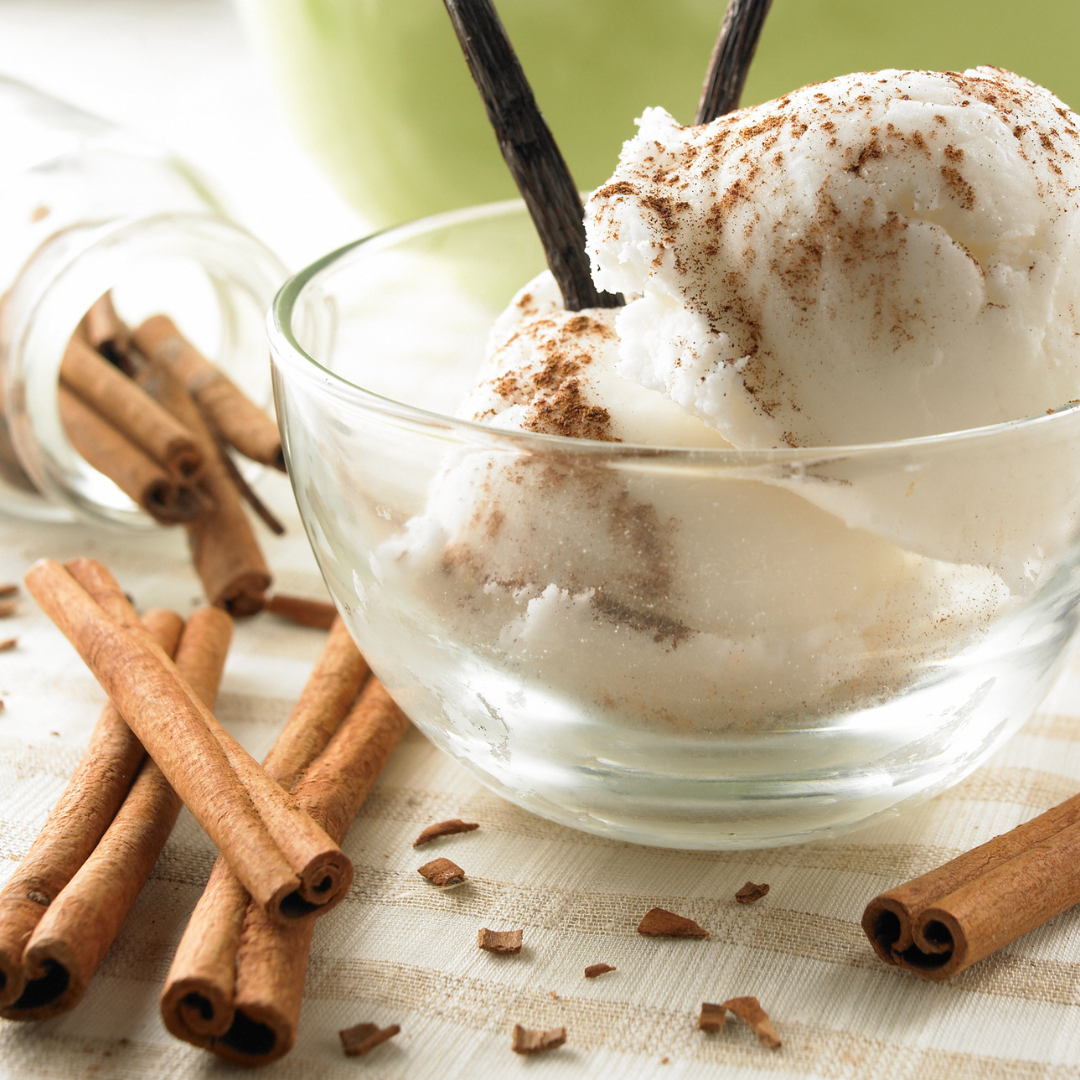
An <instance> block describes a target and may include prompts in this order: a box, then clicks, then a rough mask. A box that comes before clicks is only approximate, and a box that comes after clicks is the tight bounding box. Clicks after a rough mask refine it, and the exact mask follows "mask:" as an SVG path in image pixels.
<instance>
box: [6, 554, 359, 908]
mask: <svg viewBox="0 0 1080 1080" xmlns="http://www.w3.org/2000/svg"><path fill="white" fill-rule="evenodd" d="M100 569H101V570H102V571H103V572H105V573H107V571H104V568H100ZM25 580H26V585H27V588H28V589H29V591H30V592H31V594H32V595H33V596H34V597H35V599H36V600H37V601H38V603H39V604H40V605H41V607H42V608H43V610H44V611H45V613H46V614H47V615H48V616H49V617H50V618H51V619H52V620H53V622H55V623H56V625H57V626H58V627H59V628H60V630H61V631H62V632H63V633H64V635H65V636H66V637H67V638H68V640H69V641H70V642H71V643H72V644H73V645H74V646H75V648H76V650H77V651H78V652H79V654H80V655H81V656H82V658H83V660H84V661H85V662H86V664H87V666H88V667H89V668H90V670H91V671H92V672H93V674H94V676H95V678H97V680H98V682H99V683H101V685H102V687H103V689H104V690H105V692H106V693H107V694H108V695H109V696H110V697H111V698H112V700H113V701H114V702H115V703H116V705H117V707H118V708H119V710H120V712H121V713H122V715H123V716H124V719H125V720H126V721H127V722H128V725H129V726H130V727H131V728H132V730H133V731H134V732H135V733H136V734H137V735H138V736H139V738H140V739H141V740H142V742H143V745H144V746H146V748H147V751H148V752H149V753H150V754H151V756H152V757H153V758H154V760H155V761H156V762H157V764H158V765H159V766H160V768H161V770H162V772H163V773H164V774H165V776H166V777H167V778H168V780H169V782H170V783H171V784H172V786H173V787H174V788H175V789H176V790H177V793H178V794H179V795H180V797H181V798H182V799H183V801H184V803H185V804H186V805H187V806H188V808H189V809H190V810H191V812H192V813H193V814H194V815H195V818H196V819H197V820H198V821H199V824H200V825H202V827H203V828H204V829H205V830H206V832H207V833H208V834H209V836H210V838H211V840H213V841H214V843H215V844H216V845H217V846H218V848H219V850H220V851H221V852H222V853H223V854H224V855H225V857H226V858H227V859H228V860H229V863H230V865H231V866H232V868H233V870H234V872H235V873H236V874H237V876H238V877H239V878H240V879H241V880H242V881H243V882H244V885H245V887H246V888H247V889H248V891H249V892H251V894H252V895H253V896H254V897H255V898H256V900H257V901H258V902H259V903H260V904H262V905H263V906H264V907H266V908H267V910H269V911H271V912H274V913H279V914H281V915H284V916H295V915H298V914H305V913H308V912H310V911H313V910H318V909H319V908H321V907H322V906H323V905H325V904H327V903H329V902H332V901H335V900H336V899H338V898H339V893H342V892H344V891H347V889H348V886H349V884H350V882H351V880H352V864H351V863H350V862H349V860H348V858H347V857H346V856H345V855H344V853H343V852H342V851H341V849H340V848H339V847H338V846H337V845H336V844H334V843H333V842H332V841H331V840H330V838H329V837H328V836H327V835H326V833H325V832H324V831H323V830H322V829H321V828H319V827H318V826H317V825H315V823H314V822H313V821H312V820H311V818H310V817H309V816H308V815H307V814H305V813H304V812H303V810H302V809H301V808H300V807H299V806H298V805H297V803H296V801H295V800H294V799H293V798H291V797H290V796H289V795H288V794H287V793H286V792H285V791H283V790H282V788H281V787H280V786H279V785H277V784H276V783H274V781H273V780H271V779H270V778H269V777H268V776H267V775H266V773H265V772H263V770H262V769H260V768H259V766H258V765H257V764H256V763H255V762H254V761H253V760H252V759H251V757H250V755H248V754H247V752H246V751H245V750H244V749H243V748H242V747H241V746H240V745H239V744H238V743H237V742H236V741H235V739H233V738H232V737H231V736H230V735H229V734H228V733H227V732H226V731H225V730H224V728H222V727H221V725H220V724H219V723H218V722H217V720H216V719H215V718H214V716H213V714H212V713H211V712H210V711H209V710H208V709H207V708H206V707H205V706H204V705H203V704H202V703H201V702H200V701H199V700H198V695H197V694H196V693H195V691H194V690H193V689H192V687H191V686H190V684H189V683H188V682H187V680H186V679H184V678H183V676H181V675H180V673H179V672H178V671H177V670H176V666H175V665H174V664H173V663H172V661H171V660H170V659H169V658H168V656H167V655H166V654H165V653H164V652H162V650H161V649H160V648H159V647H158V646H157V645H156V643H154V642H153V640H152V639H150V638H149V637H148V636H146V635H143V634H139V633H138V632H136V631H135V630H132V629H128V628H125V627H123V626H121V625H120V623H119V622H118V621H117V620H115V619H114V618H112V617H111V616H110V615H109V614H107V613H106V612H105V611H104V610H103V609H102V608H101V607H100V606H99V605H98V604H97V603H95V601H94V600H93V599H92V598H91V597H90V596H89V595H88V594H87V592H86V591H85V590H84V589H83V588H82V587H81V586H80V585H79V584H78V583H77V582H76V581H75V579H74V578H73V577H72V576H71V574H69V573H68V572H67V571H66V570H65V569H64V568H63V567H61V566H60V565H59V564H57V563H55V562H52V561H50V560H42V561H40V562H38V563H37V564H35V565H34V566H33V567H31V569H30V571H29V572H28V573H27V575H26V579H25ZM117 588H119V587H118V586H117Z"/></svg>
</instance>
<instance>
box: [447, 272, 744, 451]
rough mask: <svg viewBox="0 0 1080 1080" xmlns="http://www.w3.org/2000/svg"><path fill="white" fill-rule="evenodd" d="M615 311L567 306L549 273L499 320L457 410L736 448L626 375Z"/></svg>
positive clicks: (524, 423)
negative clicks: (621, 368)
mask: <svg viewBox="0 0 1080 1080" xmlns="http://www.w3.org/2000/svg"><path fill="white" fill-rule="evenodd" d="M618 363H619V339H618V334H617V332H616V330H615V311H614V310H613V309H611V308H598V309H596V310H591V311H567V310H566V309H565V308H564V307H563V304H562V296H561V294H560V293H559V288H558V286H557V285H556V283H555V279H554V278H553V277H552V276H551V274H550V272H548V271H545V272H544V273H542V274H540V275H539V276H538V277H536V278H535V279H534V280H532V281H530V282H529V283H528V284H527V285H526V286H524V287H523V288H522V289H521V290H519V292H518V293H517V295H516V296H515V297H514V299H513V300H512V301H511V302H510V304H509V306H508V307H507V308H506V310H505V311H504V312H503V313H502V315H500V316H499V318H498V320H497V321H496V323H495V325H494V326H493V327H492V330H491V334H490V336H489V338H488V349H487V354H486V356H485V358H484V361H483V364H482V365H481V367H480V370H479V371H478V373H477V382H476V385H475V387H474V388H473V390H472V391H471V392H470V393H469V394H468V396H467V397H466V398H465V400H464V401H463V402H462V403H461V405H460V406H459V408H458V409H457V413H456V415H458V416H459V417H462V418H463V419H467V420H476V421H479V422H480V423H483V424H490V425H491V426H492V427H499V428H507V429H509V430H516V431H533V432H536V433H538V434H544V435H569V436H571V437H576V438H585V439H596V440H600V441H603V442H628V443H645V444H648V445H651V446H716V447H729V446H730V444H729V443H728V442H726V440H724V439H723V438H722V437H721V436H720V434H719V433H718V432H716V431H714V430H712V429H711V428H709V427H707V426H706V425H705V424H703V423H701V421H700V420H697V419H696V418H694V417H692V416H689V415H688V414H687V413H686V412H684V411H683V410H682V409H680V408H679V407H678V406H677V405H675V404H674V402H672V401H670V400H668V399H667V398H665V397H663V396H662V395H660V394H657V393H654V392H652V391H650V390H645V389H644V388H643V387H641V386H639V385H638V384H637V383H635V382H633V381H631V380H629V379H627V378H625V377H624V376H622V375H619V374H618V373H617V372H616V371H615V368H616V366H617V364H618Z"/></svg>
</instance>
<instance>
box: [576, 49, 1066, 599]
mask: <svg viewBox="0 0 1080 1080" xmlns="http://www.w3.org/2000/svg"><path fill="white" fill-rule="evenodd" d="M1078 129H1080V119H1078V118H1077V117H1076V116H1075V115H1074V114H1073V113H1072V112H1070V111H1069V110H1068V109H1067V108H1066V107H1065V106H1064V105H1063V104H1062V103H1061V102H1060V101H1058V99H1057V98H1055V97H1054V96H1053V95H1052V94H1050V93H1049V92H1048V91H1046V90H1044V89H1042V88H1041V87H1038V86H1035V85H1034V84H1032V83H1030V82H1028V81H1027V80H1025V79H1022V78H1020V77H1018V76H1016V75H1012V74H1010V73H1008V72H1004V71H1000V70H997V69H992V68H979V69H977V70H975V71H969V72H965V73H964V74H962V75H961V74H956V73H944V74H935V73H929V72H902V71H884V72H877V73H875V74H862V75H849V76H846V77H844V78H840V79H835V80H833V81H831V82H827V83H821V84H817V85H813V86H808V87H805V88H803V89H801V90H798V91H796V92H794V93H792V94H789V95H787V96H786V97H784V98H781V99H779V100H778V101H774V102H769V103H767V104H765V105H761V106H758V107H756V108H751V109H744V110H742V111H740V112H737V113H733V114H731V115H730V116H726V117H723V118H721V119H718V120H716V121H714V122H713V123H711V124H709V125H705V126H702V127H682V126H680V125H678V124H676V123H675V122H674V120H672V118H671V117H670V116H669V115H668V114H667V113H666V112H664V111H663V110H661V109H649V110H646V112H645V115H644V116H643V117H642V118H641V121H640V131H639V133H638V135H637V137H636V138H634V139H631V140H630V141H629V142H627V143H626V145H625V146H624V148H623V153H622V156H621V159H620V162H619V166H618V168H617V169H616V171H615V173H614V175H613V176H612V177H611V179H610V181H609V182H608V183H607V184H605V185H604V186H603V187H602V188H600V189H599V190H598V191H597V192H595V193H594V194H593V196H592V197H591V198H590V200H589V203H588V207H587V221H586V225H587V230H588V236H589V248H590V253H591V256H592V259H593V273H594V278H595V279H596V282H597V284H598V285H600V286H601V287H603V288H606V289H609V290H613V291H622V292H624V293H625V294H626V295H627V297H628V299H629V300H630V302H629V303H628V304H627V306H626V307H625V308H624V309H623V310H622V311H621V312H620V314H619V316H618V319H617V322H616V326H617V330H618V333H619V336H620V339H621V340H620V352H621V357H622V362H621V364H620V365H619V368H618V371H619V373H620V374H622V375H623V376H624V377H626V378H628V379H630V380H633V381H634V382H636V383H638V384H640V385H641V386H643V387H647V388H649V389H653V390H656V391H659V392H660V393H662V394H663V395H665V396H667V397H670V398H671V400H672V401H674V402H675V403H677V404H678V405H679V406H680V407H681V408H682V409H684V410H685V411H686V412H688V413H689V414H691V415H694V416H697V417H700V418H701V419H702V420H703V421H704V422H705V423H706V424H708V425H709V426H710V427H712V428H714V429H715V430H716V431H718V432H719V433H721V434H722V435H723V436H724V437H725V438H727V439H728V440H729V441H730V442H731V443H732V444H734V445H735V446H737V447H740V448H767V447H785V446H791V447H805V446H845V445H851V444H857V443H880V442H886V441H889V440H896V439H907V438H912V437H917V436H924V435H934V434H939V433H943V432H949V431H958V430H963V429H968V428H975V427H980V426H983V425H989V424H998V423H1001V422H1004V421H1009V420H1014V419H1019V418H1022V417H1025V416H1029V415H1032V414H1038V413H1046V412H1047V411H1050V410H1053V409H1055V408H1056V407H1059V406H1062V405H1064V404H1065V403H1067V402H1070V401H1074V400H1075V399H1076V398H1078V397H1080V347H1078V343H1080V198H1078V192H1080V130H1078ZM1059 449H1060V459H1059V460H1055V461H1049V460H1047V461H1044V462H1043V463H1042V464H1043V469H1042V471H1041V472H1040V473H1039V474H1038V475H1033V474H1032V473H1031V472H1030V471H1029V470H1028V469H1027V467H1026V465H1025V467H1024V468H1021V469H1017V470H1016V472H1015V474H1014V475H1012V476H1010V475H1009V467H1008V464H1007V462H1006V463H1005V464H1004V468H1002V467H999V466H997V465H996V464H995V465H994V466H993V467H992V466H991V465H990V463H989V462H987V463H986V464H981V463H980V462H979V461H978V460H977V458H978V454H977V452H973V453H972V454H971V455H970V456H971V457H972V459H973V460H972V462H970V463H966V464H963V465H962V466H961V467H959V468H953V469H952V471H951V472H950V473H949V474H948V475H945V474H944V473H942V474H941V475H936V476H933V475H931V476H925V477H922V476H921V477H919V478H918V479H919V481H920V483H919V484H917V485H912V483H911V480H912V479H915V478H914V477H902V476H901V477H897V482H896V484H895V485H893V484H890V483H889V482H887V481H886V482H884V483H883V482H881V481H880V480H875V481H872V482H866V483H860V482H858V479H857V477H856V478H854V479H853V477H852V476H851V475H848V474H844V473H843V471H842V470H841V471H840V472H838V473H836V474H835V475H833V474H830V475H828V476H825V477H823V479H826V480H830V479H831V480H833V481H835V482H834V483H831V484H830V483H821V484H817V485H814V484H810V483H802V484H800V485H799V486H798V490H799V491H800V493H801V494H803V495H804V496H805V497H807V498H811V499H813V500H815V501H816V502H818V503H819V505H822V506H824V507H826V508H828V509H830V510H832V511H833V512H835V513H838V514H840V515H841V516H842V517H843V519H844V520H845V521H847V522H848V523H849V524H855V525H859V526H862V527H864V528H867V529H870V530H872V531H875V532H877V533H879V534H881V535H883V536H886V537H888V538H890V539H892V540H894V541H895V542H897V543H899V544H901V545H902V546H904V547H909V548H913V549H914V550H916V551H918V552H920V553H921V554H926V555H932V556H935V557H938V558H943V559H948V560H951V561H956V562H965V563H973V564H977V565H986V566H991V567H993V568H995V569H996V570H998V571H999V572H1001V573H1002V574H1003V575H1005V577H1006V579H1007V580H1008V581H1009V582H1010V584H1012V585H1013V586H1014V587H1024V586H1025V584H1030V582H1031V581H1032V580H1034V578H1035V577H1036V576H1037V573H1038V569H1039V567H1041V566H1043V565H1044V564H1045V563H1046V562H1047V561H1049V560H1051V559H1052V558H1053V557H1054V556H1056V555H1057V554H1058V553H1059V552H1060V550H1062V548H1063V546H1064V544H1065V543H1066V542H1067V541H1068V539H1069V538H1070V537H1071V535H1072V534H1073V532H1074V531H1075V529H1076V527H1077V525H1078V524H1080V521H1078V518H1077V513H1076V507H1075V501H1076V500H1075V492H1074V491H1073V487H1074V486H1075V485H1073V484H1072V482H1071V480H1070V479H1068V478H1069V477H1070V476H1071V474H1072V473H1073V472H1074V471H1075V466H1074V465H1073V464H1072V456H1073V455H1072V450H1071V448H1068V447H1061V448H1059ZM988 452H989V451H988ZM1047 484H1050V485H1061V491H1060V495H1059V497H1051V498H1048V497H1047V494H1048V492H1047V487H1046V485H1047ZM1048 507H1051V508H1052V509H1051V511H1050V516H1048V511H1047V508H1048Z"/></svg>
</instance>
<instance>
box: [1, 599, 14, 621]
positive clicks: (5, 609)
mask: <svg viewBox="0 0 1080 1080" xmlns="http://www.w3.org/2000/svg"><path fill="white" fill-rule="evenodd" d="M18 610H19V601H18V600H0V619H10V618H11V616H12V615H14V614H15V612H16V611H18Z"/></svg>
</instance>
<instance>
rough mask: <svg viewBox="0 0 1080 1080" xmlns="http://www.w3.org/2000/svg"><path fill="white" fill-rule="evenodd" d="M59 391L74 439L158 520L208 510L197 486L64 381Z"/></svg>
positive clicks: (78, 447) (168, 522)
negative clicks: (171, 470)
mask: <svg viewBox="0 0 1080 1080" xmlns="http://www.w3.org/2000/svg"><path fill="white" fill-rule="evenodd" d="M122 377H123V376H121V378H122ZM57 396H58V404H59V407H60V421H61V423H62V424H63V425H64V431H65V432H66V434H67V437H68V438H69V439H70V440H71V445H72V446H74V447H75V449H76V451H78V453H79V454H80V455H81V456H82V457H83V458H84V459H85V460H86V461H87V462H88V463H89V464H90V465H92V466H93V467H94V468H95V469H97V471H98V472H100V473H102V474H104V475H105V476H107V477H108V478H109V479H110V480H112V481H113V483H115V484H116V486H117V487H118V488H120V490H121V491H123V492H124V494H125V495H127V496H128V497H129V498H130V499H131V500H132V501H133V502H135V503H136V504H138V505H139V506H140V507H142V509H143V510H145V511H146V512H147V513H148V514H149V515H150V516H151V517H153V518H154V520H155V521H159V522H161V524H163V525H174V524H176V523H177V522H185V521H193V520H194V519H196V518H197V517H198V516H199V515H200V514H203V513H205V511H206V509H207V500H206V499H205V498H204V497H203V496H202V495H200V494H199V492H198V491H197V490H196V489H195V488H194V487H193V486H191V485H190V484H186V483H178V482H177V480H176V479H175V478H174V477H173V476H171V475H170V474H169V472H168V470H166V469H165V468H164V467H163V466H161V465H159V464H158V463H157V462H156V461H154V460H153V459H152V458H151V457H149V456H148V455H147V454H145V453H144V452H143V451H142V450H140V449H139V447H137V446H136V445H135V444H134V443H133V442H131V440H130V439H128V438H126V437H125V436H124V435H123V433H122V432H120V431H118V430H117V429H116V428H115V427H113V425H112V424H110V423H109V422H108V420H106V419H105V418H104V417H103V416H101V415H100V414H99V413H97V412H96V411H95V410H94V409H92V408H91V407H90V406H89V405H87V404H86V403H85V402H84V401H83V400H82V399H81V398H79V397H78V396H76V395H75V394H73V393H72V392H71V391H70V390H69V389H68V388H67V387H66V386H64V385H62V384H61V385H60V386H59V387H58V388H57Z"/></svg>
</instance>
